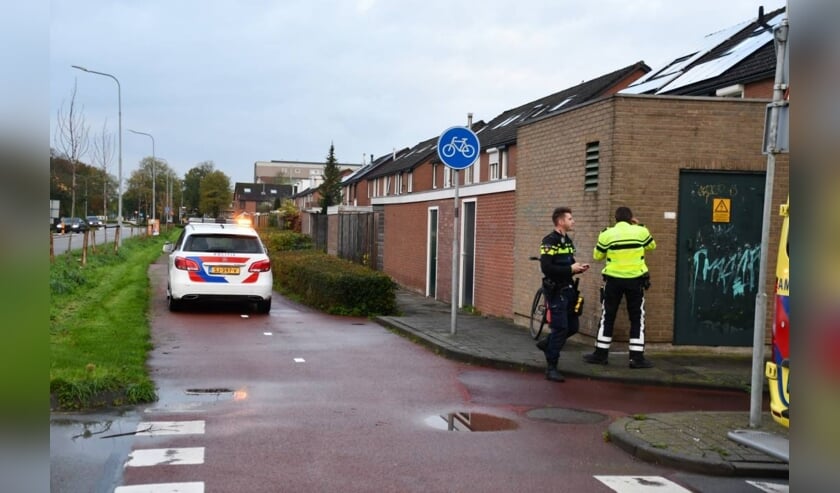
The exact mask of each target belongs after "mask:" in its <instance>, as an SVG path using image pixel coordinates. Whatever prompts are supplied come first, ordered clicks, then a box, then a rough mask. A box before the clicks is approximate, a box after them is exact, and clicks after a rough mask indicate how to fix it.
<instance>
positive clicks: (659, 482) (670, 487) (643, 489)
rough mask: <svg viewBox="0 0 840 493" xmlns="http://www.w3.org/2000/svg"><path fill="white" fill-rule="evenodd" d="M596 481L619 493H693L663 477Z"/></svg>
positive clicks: (613, 477)
mask: <svg viewBox="0 0 840 493" xmlns="http://www.w3.org/2000/svg"><path fill="white" fill-rule="evenodd" d="M595 479H597V480H598V481H600V482H602V483H604V484H605V485H606V486H607V487H608V488H610V489H611V490H613V491H616V492H618V493H649V492H654V491H656V492H658V493H691V490H687V489H685V488H683V487H682V486H680V485H678V484H677V483H674V482H673V481H669V480H667V479H665V478H663V477H662V476H595Z"/></svg>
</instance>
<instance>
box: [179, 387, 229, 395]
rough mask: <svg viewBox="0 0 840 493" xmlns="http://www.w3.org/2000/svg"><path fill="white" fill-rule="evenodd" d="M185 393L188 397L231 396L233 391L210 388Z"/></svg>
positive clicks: (188, 390) (190, 390) (189, 390)
mask: <svg viewBox="0 0 840 493" xmlns="http://www.w3.org/2000/svg"><path fill="white" fill-rule="evenodd" d="M186 393H187V394H189V395H205V394H217V395H218V394H232V393H233V390H231V389H226V388H222V387H219V388H210V389H187V390H186Z"/></svg>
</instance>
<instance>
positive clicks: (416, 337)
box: [374, 317, 545, 373]
mask: <svg viewBox="0 0 840 493" xmlns="http://www.w3.org/2000/svg"><path fill="white" fill-rule="evenodd" d="M374 321H375V322H377V323H379V324H380V325H382V326H383V327H385V328H387V329H390V330H391V331H393V332H396V333H397V334H398V335H400V336H403V337H406V338H409V339H411V340H412V341H413V342H416V343H420V344H422V345H423V346H425V347H426V348H428V349H431V350H433V351H434V352H435V353H436V354H440V355H443V356H445V357H446V358H449V359H452V360H455V361H460V362H462V363H467V364H471V365H480V366H487V367H490V368H498V369H500V370H516V371H529V372H534V373H542V372H544V371H545V367H538V366H535V365H530V364H528V363H523V362H519V361H503V360H499V359H497V358H491V357H485V356H476V355H474V354H471V353H468V352H465V351H458V350H456V349H452V348H450V347H447V346H445V345H442V344H440V343H439V341H437V340H436V339H433V338H430V337H427V336H426V334H423V333H422V332H417V331H415V330H414V329H412V328H411V327H410V326H408V325H405V324H403V323H402V322H399V321H397V320H393V319H391V318H389V317H376V318H374Z"/></svg>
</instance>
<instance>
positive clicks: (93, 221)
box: [85, 216, 105, 229]
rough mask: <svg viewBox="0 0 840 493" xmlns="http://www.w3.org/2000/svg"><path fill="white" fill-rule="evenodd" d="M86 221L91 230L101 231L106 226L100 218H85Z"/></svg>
mask: <svg viewBox="0 0 840 493" xmlns="http://www.w3.org/2000/svg"><path fill="white" fill-rule="evenodd" d="M85 221H87V223H88V226H90V227H91V228H95V229H99V228H101V227H102V226H105V223H104V222H103V221H102V219H99V217H98V216H88V217H86V218H85Z"/></svg>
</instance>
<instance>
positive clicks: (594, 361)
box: [583, 348, 609, 365]
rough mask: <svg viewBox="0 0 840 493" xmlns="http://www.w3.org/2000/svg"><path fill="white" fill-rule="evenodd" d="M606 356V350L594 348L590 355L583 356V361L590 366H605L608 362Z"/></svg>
mask: <svg viewBox="0 0 840 493" xmlns="http://www.w3.org/2000/svg"><path fill="white" fill-rule="evenodd" d="M608 355H609V353H608V352H607V350H606V349H601V348H595V352H593V353H592V354H584V355H583V361H585V362H587V363H589V364H590V365H606V364H607V363H608V362H609V360H608V358H607V357H608Z"/></svg>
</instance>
